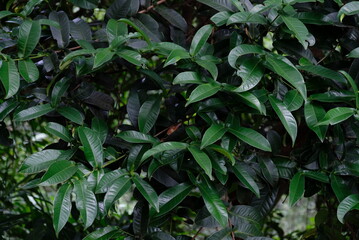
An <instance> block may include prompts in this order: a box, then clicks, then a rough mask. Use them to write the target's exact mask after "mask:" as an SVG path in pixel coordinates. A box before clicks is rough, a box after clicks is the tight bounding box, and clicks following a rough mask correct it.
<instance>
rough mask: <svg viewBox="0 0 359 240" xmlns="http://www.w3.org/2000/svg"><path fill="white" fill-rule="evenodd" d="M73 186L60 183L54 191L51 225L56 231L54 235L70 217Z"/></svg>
mask: <svg viewBox="0 0 359 240" xmlns="http://www.w3.org/2000/svg"><path fill="white" fill-rule="evenodd" d="M72 190H73V187H72V185H71V184H69V183H65V184H64V185H62V186H61V187H60V188H59V190H58V191H57V193H56V196H55V200H54V204H53V206H54V215H53V225H54V229H55V232H56V235H58V234H59V232H60V231H61V229H62V228H63V227H64V226H65V224H66V222H67V220H68V219H69V217H70V213H71V208H72V204H71V193H72Z"/></svg>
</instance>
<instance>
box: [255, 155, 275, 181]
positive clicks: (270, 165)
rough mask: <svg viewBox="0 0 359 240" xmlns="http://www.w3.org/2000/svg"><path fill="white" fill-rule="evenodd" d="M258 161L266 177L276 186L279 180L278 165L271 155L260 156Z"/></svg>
mask: <svg viewBox="0 0 359 240" xmlns="http://www.w3.org/2000/svg"><path fill="white" fill-rule="evenodd" d="M258 161H259V165H260V167H261V171H262V174H263V176H264V178H265V179H266V180H267V181H268V183H269V184H270V185H271V186H272V187H275V185H276V184H277V182H278V180H279V172H278V169H277V167H276V165H275V164H274V162H273V161H272V159H270V158H269V157H258Z"/></svg>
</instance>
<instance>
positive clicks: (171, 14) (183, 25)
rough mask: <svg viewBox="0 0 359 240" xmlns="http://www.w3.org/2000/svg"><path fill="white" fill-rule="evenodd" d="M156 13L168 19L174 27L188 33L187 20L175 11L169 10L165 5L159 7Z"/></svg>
mask: <svg viewBox="0 0 359 240" xmlns="http://www.w3.org/2000/svg"><path fill="white" fill-rule="evenodd" d="M155 10H156V12H158V14H160V15H161V16H162V17H163V18H164V19H166V20H167V21H168V22H169V23H171V24H172V25H173V26H175V27H177V28H179V29H181V30H182V31H183V32H186V31H187V22H186V20H185V19H184V18H183V17H182V16H181V15H180V14H179V13H178V12H176V11H175V10H173V9H171V8H167V7H165V6H163V5H159V6H157V7H156V8H155Z"/></svg>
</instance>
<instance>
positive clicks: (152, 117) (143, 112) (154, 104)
mask: <svg viewBox="0 0 359 240" xmlns="http://www.w3.org/2000/svg"><path fill="white" fill-rule="evenodd" d="M160 103H161V102H160V98H154V99H150V100H148V101H146V102H144V103H143V104H142V106H141V108H140V111H139V113H138V128H139V130H140V132H142V133H148V132H149V131H150V130H151V129H152V127H153V126H154V125H155V123H156V120H157V117H158V115H159V114H160Z"/></svg>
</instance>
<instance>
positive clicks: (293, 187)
mask: <svg viewBox="0 0 359 240" xmlns="http://www.w3.org/2000/svg"><path fill="white" fill-rule="evenodd" d="M304 184H305V177H304V176H303V174H302V173H301V172H297V173H296V174H295V175H294V177H293V178H292V180H290V185H289V205H290V206H293V205H294V204H295V203H296V202H297V201H298V200H299V199H300V198H301V197H302V196H303V194H304Z"/></svg>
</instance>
